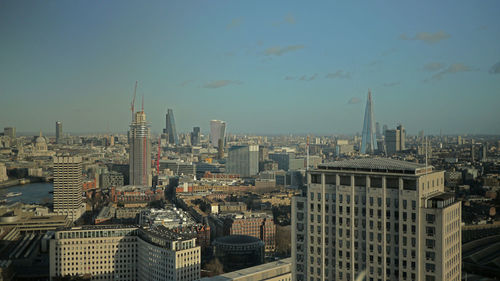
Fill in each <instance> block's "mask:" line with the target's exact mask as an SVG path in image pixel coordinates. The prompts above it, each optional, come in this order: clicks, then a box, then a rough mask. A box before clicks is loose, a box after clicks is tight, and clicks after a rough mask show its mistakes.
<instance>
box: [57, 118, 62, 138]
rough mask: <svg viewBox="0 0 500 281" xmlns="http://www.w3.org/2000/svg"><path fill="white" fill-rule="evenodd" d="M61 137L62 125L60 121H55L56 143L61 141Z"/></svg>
mask: <svg viewBox="0 0 500 281" xmlns="http://www.w3.org/2000/svg"><path fill="white" fill-rule="evenodd" d="M62 137H63V127H62V122H61V121H56V143H61V141H62Z"/></svg>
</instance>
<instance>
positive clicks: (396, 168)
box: [318, 158, 434, 174]
mask: <svg viewBox="0 0 500 281" xmlns="http://www.w3.org/2000/svg"><path fill="white" fill-rule="evenodd" d="M318 169H320V170H340V171H359V172H374V173H404V174H421V173H424V172H425V171H426V165H425V164H419V163H414V162H407V161H401V160H395V159H389V158H362V159H352V160H344V161H335V162H331V163H324V164H320V165H318ZM433 169H434V167H433V166H431V165H428V166H427V172H431V171H432V170H433Z"/></svg>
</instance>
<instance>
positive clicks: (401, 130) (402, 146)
mask: <svg viewBox="0 0 500 281" xmlns="http://www.w3.org/2000/svg"><path fill="white" fill-rule="evenodd" d="M396 129H397V130H398V131H399V150H400V151H403V150H405V149H406V130H405V128H404V127H403V125H401V124H399V126H398V127H397V128H396Z"/></svg>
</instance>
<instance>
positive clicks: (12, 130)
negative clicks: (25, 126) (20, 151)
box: [3, 127, 16, 140]
mask: <svg viewBox="0 0 500 281" xmlns="http://www.w3.org/2000/svg"><path fill="white" fill-rule="evenodd" d="M3 135H4V136H8V137H10V139H12V140H13V139H15V138H16V127H5V128H3Z"/></svg>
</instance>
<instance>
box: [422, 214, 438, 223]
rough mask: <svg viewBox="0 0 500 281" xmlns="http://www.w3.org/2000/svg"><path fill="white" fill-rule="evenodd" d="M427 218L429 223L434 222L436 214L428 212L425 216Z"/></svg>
mask: <svg viewBox="0 0 500 281" xmlns="http://www.w3.org/2000/svg"><path fill="white" fill-rule="evenodd" d="M425 220H426V221H427V223H434V222H435V221H436V216H435V215H433V214H427V215H426V216H425Z"/></svg>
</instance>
